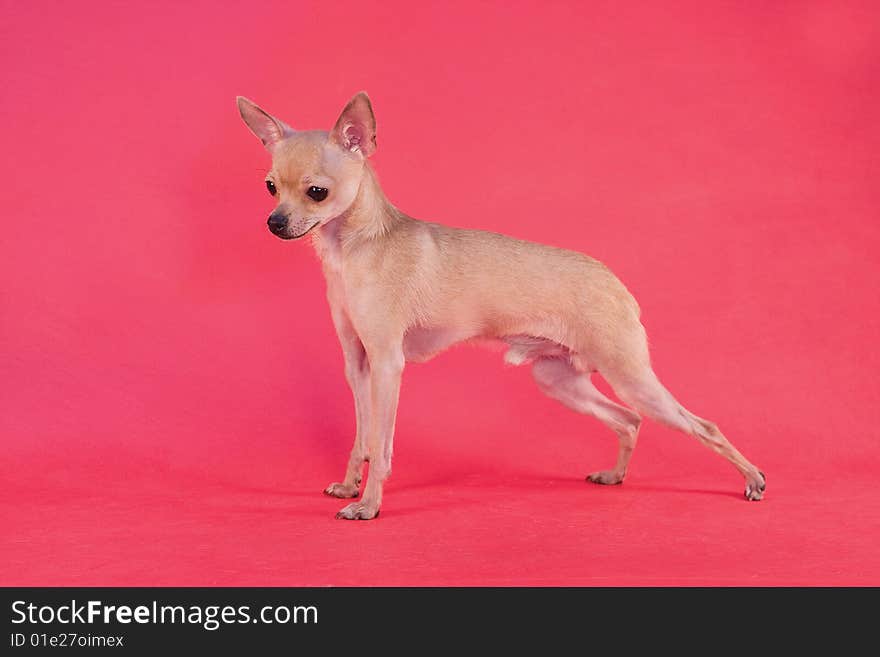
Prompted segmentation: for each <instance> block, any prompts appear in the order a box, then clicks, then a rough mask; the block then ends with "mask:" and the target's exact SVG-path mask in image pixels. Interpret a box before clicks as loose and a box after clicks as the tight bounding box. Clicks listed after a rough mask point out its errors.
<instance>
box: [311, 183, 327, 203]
mask: <svg viewBox="0 0 880 657" xmlns="http://www.w3.org/2000/svg"><path fill="white" fill-rule="evenodd" d="M306 194H308V196H309V198H310V199H312V200H313V201H317V202H318V203H320V202H321V201H323V200H324V199H325V198H327V189H326V188H325V187H315V186H314V185H313V186H312V187H309V189H308V190H307V191H306Z"/></svg>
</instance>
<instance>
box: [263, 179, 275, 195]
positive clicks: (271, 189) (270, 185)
mask: <svg viewBox="0 0 880 657" xmlns="http://www.w3.org/2000/svg"><path fill="white" fill-rule="evenodd" d="M266 189H268V190H269V193H270V194H271V195H272V196H275V194H277V193H278V190H277V189H275V183H273V182H272V181H271V180H267V181H266Z"/></svg>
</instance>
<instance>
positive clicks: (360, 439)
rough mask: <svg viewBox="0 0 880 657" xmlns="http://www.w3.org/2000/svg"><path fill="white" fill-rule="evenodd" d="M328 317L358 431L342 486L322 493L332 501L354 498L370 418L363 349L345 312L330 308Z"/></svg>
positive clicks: (365, 359)
mask: <svg viewBox="0 0 880 657" xmlns="http://www.w3.org/2000/svg"><path fill="white" fill-rule="evenodd" d="M331 314H332V316H333V324H334V325H335V326H336V333H337V335H338V336H339V343H340V344H341V345H342V354H343V356H344V358H345V380H346V381H348V385H349V387H350V388H351V392H352V395H353V396H354V413H355V420H356V422H357V425H356V426H357V430H356V434H355V437H354V445H353V446H352V448H351V454H350V455H349V457H348V467H347V468H346V469H345V479H344V480H343V481H342V482H333V483H332V484H330V485H329V486H327V488H325V489H324V492H325V493H326V494H327V495H332V496H333V497H357V496H358V491H359V490H360V485H361V473H362V471H363V468H364V461H365V460H367V457H368V456H369V453H368V444H367V432H368V430H369V421H368V419H367V418H368V417H369V414H370V368H369V363H368V361H367V353H366V351H365V350H364V345H363V344H362V343H361V339H360V338H359V337H358V335H357V332H356V331H355V330H354V327H353V326H352V324H351V321H350V320H349V319H348V316H347V315H346V314H345V312H344V310H343V309H342V308H339V307H332V312H331Z"/></svg>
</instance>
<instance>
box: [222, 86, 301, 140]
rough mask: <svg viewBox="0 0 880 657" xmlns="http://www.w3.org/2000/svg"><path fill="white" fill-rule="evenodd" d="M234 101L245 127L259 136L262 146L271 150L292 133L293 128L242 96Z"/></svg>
mask: <svg viewBox="0 0 880 657" xmlns="http://www.w3.org/2000/svg"><path fill="white" fill-rule="evenodd" d="M235 102H236V104H237V105H238V112H239V114H241V118H242V119H244V122H245V123H246V124H247V127H248V128H250V129H251V132H253V133H254V134H255V135H256V136H257V137H259V138H260V141H261V142H263V146H265V147H266V148H268V149H270V150H271V149H272V147H273V146H274V145H275V144H277V143H278V142H279V141H281V140H282V139H285V138H287V137H289V136H290V135H292V134H293V128H291V127H290V126H289V125H287V124H286V123H284V121H280V120H279V119H276V118H275V117H274V116H272V115H271V114H269V113H268V112H267V111H266V110H264V109H263V108H262V107H260V106H259V105H257V104H256V103H254V102H253V101H251V100H248V99H247V98H245V97H244V96H238V97H237V98H236V99H235Z"/></svg>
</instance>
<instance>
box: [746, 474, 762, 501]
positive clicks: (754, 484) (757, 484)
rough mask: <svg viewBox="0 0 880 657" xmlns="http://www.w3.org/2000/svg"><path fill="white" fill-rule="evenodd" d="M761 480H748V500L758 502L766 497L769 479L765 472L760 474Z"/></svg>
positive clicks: (751, 478) (752, 478)
mask: <svg viewBox="0 0 880 657" xmlns="http://www.w3.org/2000/svg"><path fill="white" fill-rule="evenodd" d="M758 474H759V475H760V478H754V477H749V478H747V479H746V493H745V495H746V499H747V500H749V501H750V502H757V501H758V500H760V499H761V498H762V497H764V489H766V488H767V477H766V476H764V473H763V472H758Z"/></svg>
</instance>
